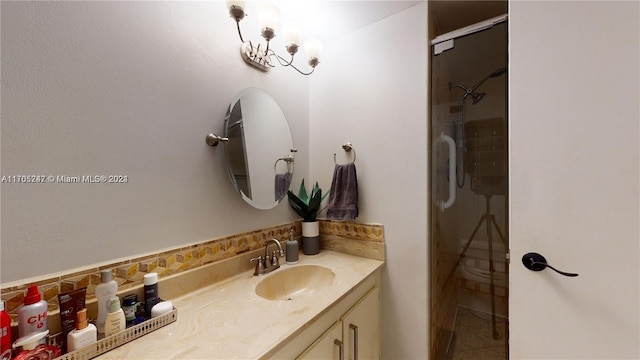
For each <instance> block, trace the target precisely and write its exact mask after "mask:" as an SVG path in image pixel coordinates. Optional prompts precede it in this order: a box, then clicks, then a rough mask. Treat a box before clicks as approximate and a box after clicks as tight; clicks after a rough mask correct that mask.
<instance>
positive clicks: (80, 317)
mask: <svg viewBox="0 0 640 360" xmlns="http://www.w3.org/2000/svg"><path fill="white" fill-rule="evenodd" d="M75 327H76V328H75V329H74V330H71V331H70V332H69V334H67V349H68V351H74V350H78V349H82V348H84V347H87V346H89V345H91V344H93V343H95V342H96V341H98V330H97V329H96V327H95V325H93V324H89V321H88V320H87V309H86V308H84V309H82V310H80V311H78V312H77V313H76V325H75Z"/></svg>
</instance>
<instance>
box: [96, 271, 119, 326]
mask: <svg viewBox="0 0 640 360" xmlns="http://www.w3.org/2000/svg"><path fill="white" fill-rule="evenodd" d="M100 278H101V279H102V282H101V283H100V284H98V285H97V286H96V290H95V294H96V299H97V301H98V319H97V320H96V326H97V328H98V332H99V333H100V334H104V322H105V319H106V318H107V314H108V313H109V300H110V299H111V298H113V297H115V296H116V293H117V292H118V283H117V282H116V281H115V280H113V273H112V272H111V269H106V270H102V271H100Z"/></svg>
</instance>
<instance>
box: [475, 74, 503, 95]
mask: <svg viewBox="0 0 640 360" xmlns="http://www.w3.org/2000/svg"><path fill="white" fill-rule="evenodd" d="M506 72H507V68H500V69H498V70H496V71H494V72H492V73H491V74H489V75H488V76H487V77H485V78H484V79H482V80H480V81H478V83H477V84H475V85H474V86H473V87H472V88H471V92H474V91H475V90H476V89H477V88H478V87H479V86H480V85H482V84H483V83H484V82H485V81H487V79H489V78H495V77H498V76H501V75H503V74H504V73H506Z"/></svg>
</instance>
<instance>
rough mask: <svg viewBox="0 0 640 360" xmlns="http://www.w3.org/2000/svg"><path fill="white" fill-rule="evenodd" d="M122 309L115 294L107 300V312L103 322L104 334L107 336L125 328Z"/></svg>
mask: <svg viewBox="0 0 640 360" xmlns="http://www.w3.org/2000/svg"><path fill="white" fill-rule="evenodd" d="M126 325H127V322H126V320H125V318H124V311H122V308H121V307H120V299H119V298H118V297H117V296H116V297H113V298H111V300H109V313H108V314H107V318H106V319H105V322H104V335H105V336H109V335H113V334H115V333H117V332H120V331H122V330H124V329H125V328H126Z"/></svg>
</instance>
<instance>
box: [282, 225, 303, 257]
mask: <svg viewBox="0 0 640 360" xmlns="http://www.w3.org/2000/svg"><path fill="white" fill-rule="evenodd" d="M286 249H287V250H286V257H285V260H286V263H287V264H297V263H298V256H299V255H300V252H299V250H298V240H296V239H295V238H294V237H293V228H292V229H291V230H289V240H287V243H286Z"/></svg>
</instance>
